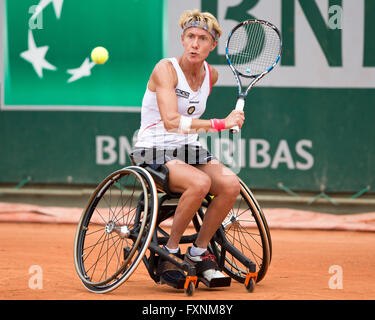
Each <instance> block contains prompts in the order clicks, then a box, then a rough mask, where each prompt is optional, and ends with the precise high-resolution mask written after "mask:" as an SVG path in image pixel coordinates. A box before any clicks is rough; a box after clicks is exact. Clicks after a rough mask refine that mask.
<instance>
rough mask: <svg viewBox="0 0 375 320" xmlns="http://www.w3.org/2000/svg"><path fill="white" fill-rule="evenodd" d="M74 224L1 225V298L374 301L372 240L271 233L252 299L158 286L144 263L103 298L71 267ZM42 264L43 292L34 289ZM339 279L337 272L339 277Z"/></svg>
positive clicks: (359, 235)
mask: <svg viewBox="0 0 375 320" xmlns="http://www.w3.org/2000/svg"><path fill="white" fill-rule="evenodd" d="M75 230H76V226H75V224H40V223H5V222H3V223H0V243H1V247H0V299H2V300H3V299H8V300H16V299H25V300H37V299H44V300H55V299H59V300H82V299H98V300H105V299H116V300H146V299H148V300H178V299H184V300H185V299H191V300H204V299H210V300H216V299H223V300H259V299H260V300H270V299H287V300H304V299H313V300H315V299H323V300H331V299H338V300H340V299H359V300H368V299H371V300H373V299H375V274H374V272H373V271H374V265H375V255H374V251H375V240H374V233H370V232H353V231H313V230H280V229H271V235H272V241H273V258H272V263H271V266H270V268H269V270H268V273H267V274H266V276H265V278H264V280H262V281H261V282H260V283H258V284H257V286H256V288H255V292H254V293H248V292H247V291H246V290H245V288H244V286H243V285H242V284H240V283H238V282H236V281H232V285H231V287H229V288H221V289H208V288H206V287H204V285H202V284H201V285H200V286H199V288H197V289H196V291H195V294H194V296H192V297H189V298H187V297H186V296H185V294H184V293H183V292H181V291H177V290H175V289H173V288H170V287H167V286H165V285H157V284H156V283H154V282H153V281H152V280H151V279H150V278H149V276H148V274H147V271H146V270H145V267H144V266H143V264H142V263H141V264H140V265H139V267H138V269H137V270H136V272H135V273H134V274H133V275H132V276H131V277H130V279H129V280H128V281H127V282H125V283H124V284H123V285H122V286H120V287H119V288H118V289H116V290H114V291H112V292H110V293H106V294H94V293H90V292H88V291H87V290H86V289H85V288H84V287H83V285H82V283H81V282H80V280H79V278H78V276H77V274H76V271H75V268H74V262H73V245H74V235H75ZM33 265H38V266H39V267H40V268H41V270H42V272H43V274H42V275H43V282H42V284H43V288H42V289H30V288H29V280H30V278H31V277H32V276H33V275H34V273H29V270H30V267H31V266H33ZM332 266H339V267H340V268H341V270H342V272H343V274H342V284H343V289H331V288H330V286H329V283H335V282H332V281H331V282H330V278H331V277H332V276H337V275H338V274H337V273H334V274H331V273H329V270H330V268H331V267H332ZM335 272H336V271H335Z"/></svg>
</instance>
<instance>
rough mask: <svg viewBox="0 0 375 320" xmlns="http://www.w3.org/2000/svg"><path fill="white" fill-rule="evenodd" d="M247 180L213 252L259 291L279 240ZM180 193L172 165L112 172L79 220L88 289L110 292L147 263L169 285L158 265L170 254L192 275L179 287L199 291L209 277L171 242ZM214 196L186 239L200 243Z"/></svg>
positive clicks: (77, 254) (77, 251) (79, 263)
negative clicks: (172, 183)
mask: <svg viewBox="0 0 375 320" xmlns="http://www.w3.org/2000/svg"><path fill="white" fill-rule="evenodd" d="M240 185H241V191H240V195H239V196H238V198H237V200H236V203H235V205H234V207H233V208H232V209H231V210H230V212H229V213H228V215H227V217H226V218H225V219H224V221H223V222H222V224H221V226H220V228H219V229H218V230H217V231H216V233H215V235H214V236H213V238H212V239H211V241H210V244H209V246H208V250H209V251H210V253H211V254H213V255H214V256H215V257H216V260H217V263H218V266H219V269H220V271H223V272H224V273H226V274H227V275H228V276H229V277H230V278H231V279H234V280H236V281H239V282H241V283H243V284H244V286H245V288H246V290H247V291H248V292H253V291H254V288H255V285H256V283H258V282H259V281H261V280H262V279H263V278H264V276H265V275H266V273H267V270H268V267H269V265H270V263H271V259H272V243H271V235H270V231H269V228H268V225H267V221H266V218H265V216H264V214H263V212H262V209H261V208H260V206H259V204H258V203H257V201H256V199H255V197H254V196H253V194H252V192H251V191H250V189H249V188H248V187H247V186H246V184H245V183H244V182H243V181H242V180H241V179H240ZM180 196H181V194H176V193H173V192H171V191H170V190H169V189H168V168H167V166H165V165H162V166H160V167H159V168H158V169H154V168H153V167H151V166H149V165H141V166H137V165H131V166H128V167H125V168H122V169H120V170H117V171H115V172H113V173H111V174H110V175H109V176H108V177H106V178H105V179H104V180H103V181H102V182H101V183H100V184H99V185H98V186H97V188H96V189H95V191H94V192H93V193H92V195H91V197H90V199H89V201H88V204H87V206H86V208H85V209H84V211H83V213H82V215H81V218H80V220H79V222H78V225H77V230H76V235H75V241H74V263H75V268H76V271H77V274H78V276H79V278H80V280H81V282H82V283H83V285H84V287H86V288H87V289H88V290H89V291H90V292H93V293H107V292H110V291H112V290H114V289H116V288H118V287H119V286H120V285H121V284H123V283H124V282H126V280H128V279H129V277H130V276H131V275H132V274H133V272H134V271H135V270H136V268H137V267H138V265H139V263H140V262H141V261H143V263H144V264H145V267H146V269H147V271H148V273H149V275H150V277H151V278H152V279H153V280H154V281H155V282H156V283H161V279H160V275H159V274H158V272H157V265H158V261H159V259H161V258H162V259H165V260H168V261H170V262H172V263H173V264H174V265H176V266H178V267H179V268H180V269H182V270H183V271H184V272H185V273H186V280H185V282H184V283H183V285H182V286H180V287H178V288H177V287H176V288H177V289H183V290H184V292H185V294H186V295H187V296H191V295H193V293H194V290H195V288H197V287H198V284H199V283H200V282H201V281H202V282H203V279H200V278H199V277H197V274H196V269H195V267H194V266H193V265H191V264H190V263H187V262H186V261H184V260H183V259H180V258H178V257H176V256H174V255H172V254H169V253H168V252H167V250H166V249H164V248H163V245H165V244H166V243H167V241H168V237H169V234H168V232H167V230H168V227H169V226H170V223H169V225H168V221H169V222H170V221H171V219H170V218H172V217H173V215H174V212H175V210H176V207H177V202H178V199H179V197H180ZM212 199H213V196H212V195H210V194H208V195H207V196H206V197H205V199H204V200H203V202H202V205H201V207H200V208H199V209H198V211H197V212H196V213H195V216H194V218H193V219H192V227H191V228H189V230H190V231H187V233H189V234H186V232H185V233H184V235H183V237H182V238H181V241H180V243H181V244H188V243H193V242H194V241H195V239H196V237H197V234H198V232H199V229H200V226H201V225H202V221H203V219H204V214H205V210H206V209H207V207H208V206H209V205H210V202H211V201H212ZM191 230H192V231H191ZM231 279H230V280H231Z"/></svg>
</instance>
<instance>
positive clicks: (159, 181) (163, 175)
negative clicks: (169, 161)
mask: <svg viewBox="0 0 375 320" xmlns="http://www.w3.org/2000/svg"><path fill="white" fill-rule="evenodd" d="M130 159H131V162H132V164H133V165H136V164H135V162H134V160H133V159H132V158H131V157H130ZM139 166H140V167H142V168H144V169H146V170H147V171H148V172H149V173H150V174H151V176H152V177H153V178H154V181H155V185H156V187H157V189H158V190H159V191H161V192H163V193H165V194H167V195H168V196H169V197H170V198H179V197H181V193H175V192H172V191H171V190H170V189H169V187H168V181H169V169H168V167H167V166H166V165H165V164H161V165H158V167H157V168H154V167H153V166H152V165H150V164H147V163H144V164H140V165H139Z"/></svg>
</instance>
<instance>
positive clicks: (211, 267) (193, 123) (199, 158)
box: [131, 9, 245, 287]
mask: <svg viewBox="0 0 375 320" xmlns="http://www.w3.org/2000/svg"><path fill="white" fill-rule="evenodd" d="M179 26H180V27H181V28H182V34H181V43H182V46H183V53H182V54H181V55H180V56H179V57H176V58H169V59H163V60H161V61H159V62H158V63H157V64H156V66H155V68H154V70H153V71H152V74H151V76H150V78H149V81H148V83H147V88H146V92H145V95H144V97H143V101H142V111H141V126H140V130H139V133H138V139H137V142H136V144H135V147H134V150H133V152H132V155H131V156H132V158H133V160H134V162H135V163H136V164H137V165H142V164H145V163H147V164H148V165H150V166H151V167H152V168H153V169H157V168H158V166H160V165H165V166H167V168H168V170H169V185H168V187H169V189H170V190H171V191H173V192H175V193H181V197H180V199H179V202H178V206H177V209H176V212H175V214H174V217H173V222H172V227H171V232H170V237H169V240H168V242H167V244H166V245H165V246H164V248H165V250H168V251H169V253H171V254H174V255H176V256H178V257H182V255H181V251H180V248H179V241H180V239H181V237H182V235H183V233H184V231H185V230H186V228H187V227H188V225H189V223H190V221H191V220H192V218H193V216H194V214H195V213H196V211H197V210H198V209H199V208H200V206H201V204H202V200H203V199H204V197H205V196H206V195H207V194H208V193H210V194H211V195H213V196H214V198H213V200H212V202H211V203H210V205H209V207H208V208H207V211H206V213H205V216H204V220H203V223H202V226H201V229H200V231H199V233H198V236H197V239H196V241H195V243H194V244H193V245H192V246H191V247H189V248H188V249H187V251H186V253H185V255H184V259H185V261H187V262H189V263H192V264H194V265H195V266H196V269H197V275H198V276H200V277H202V278H204V279H205V280H206V282H208V283H210V286H211V287H220V286H227V285H229V284H230V277H226V276H224V274H222V273H221V272H220V271H219V270H218V265H217V263H216V260H215V257H214V255H212V254H210V253H209V251H208V250H207V246H208V244H209V242H210V240H211V238H212V237H213V235H214V233H215V232H216V230H217V229H218V228H219V227H220V225H221V223H222V221H223V220H224V219H225V217H226V216H227V214H228V212H229V210H230V209H231V208H232V207H233V205H234V203H235V201H236V198H237V196H238V195H239V193H240V183H239V180H238V178H237V176H236V175H235V174H234V173H233V172H232V171H231V170H230V169H229V168H227V167H226V166H224V165H223V164H222V163H221V162H220V161H218V160H217V159H216V158H214V157H213V156H212V155H211V154H210V153H209V152H208V151H207V150H205V149H204V148H203V147H202V145H201V144H200V142H199V141H198V132H209V131H214V132H218V131H221V130H225V129H230V128H232V127H234V126H239V128H241V127H242V125H243V123H244V120H245V117H244V113H243V111H236V110H234V111H232V112H231V113H230V114H229V115H228V116H227V117H226V118H225V119H207V120H204V119H200V116H201V115H202V114H203V112H204V111H205V108H206V102H207V99H208V96H209V95H210V93H211V87H212V86H213V85H214V84H215V83H216V82H217V80H218V71H217V70H216V69H215V68H213V67H210V66H209V65H208V63H207V62H206V61H205V60H206V59H207V57H208V55H209V54H210V52H211V51H213V50H214V49H215V48H216V46H217V43H218V39H219V37H220V36H221V34H222V31H221V28H220V26H219V24H218V21H217V19H216V18H215V17H214V16H213V15H212V14H210V13H207V12H200V11H199V10H197V9H195V10H188V11H185V12H184V13H183V14H182V15H181V17H180V20H179ZM158 273H159V274H160V278H161V281H162V283H166V284H169V285H171V286H174V285H175V284H176V283H177V282H179V281H181V280H184V279H185V274H184V272H183V271H182V270H180V269H179V268H178V267H177V266H175V265H174V264H172V263H171V262H169V261H165V260H162V259H161V261H159V265H158Z"/></svg>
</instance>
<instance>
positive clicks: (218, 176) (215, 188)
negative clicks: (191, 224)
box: [195, 159, 240, 248]
mask: <svg viewBox="0 0 375 320" xmlns="http://www.w3.org/2000/svg"><path fill="white" fill-rule="evenodd" d="M197 169H199V170H201V171H203V172H204V173H205V174H207V175H208V176H209V177H210V179H211V188H210V190H209V192H210V194H212V195H213V196H214V198H213V199H212V201H211V203H210V205H209V207H208V208H207V211H206V213H205V216H204V220H203V223H202V226H201V229H200V232H199V234H198V237H197V240H196V241H195V244H196V246H197V247H200V248H206V247H207V246H208V243H209V242H210V240H211V238H212V236H213V235H214V234H215V232H216V230H217V229H218V228H219V227H220V225H221V223H222V222H223V220H224V219H225V217H226V216H227V214H228V212H229V210H230V209H231V208H232V207H233V205H234V203H235V201H236V198H237V196H238V195H239V194H240V182H239V180H238V177H237V176H236V174H234V173H233V172H232V171H231V170H230V169H229V168H227V167H226V166H224V165H223V164H222V163H221V162H220V161H218V160H216V159H214V160H212V161H210V162H209V163H207V164H200V165H197Z"/></svg>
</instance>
